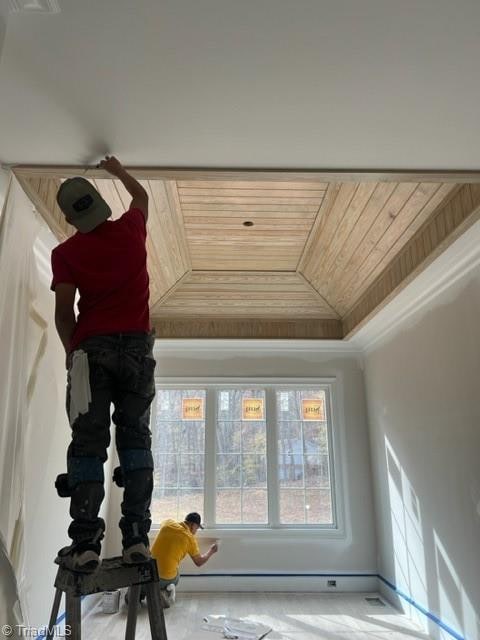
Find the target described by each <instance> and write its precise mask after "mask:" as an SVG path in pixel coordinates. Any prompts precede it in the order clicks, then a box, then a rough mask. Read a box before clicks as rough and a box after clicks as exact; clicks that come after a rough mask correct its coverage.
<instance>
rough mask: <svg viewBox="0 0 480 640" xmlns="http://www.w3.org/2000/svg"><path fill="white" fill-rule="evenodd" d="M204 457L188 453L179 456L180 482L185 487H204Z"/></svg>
mask: <svg viewBox="0 0 480 640" xmlns="http://www.w3.org/2000/svg"><path fill="white" fill-rule="evenodd" d="M203 467H204V457H203V455H197V454H187V455H182V456H179V481H178V484H179V486H180V487H183V488H184V489H187V488H199V489H200V488H202V489H203V477H204V468H203Z"/></svg>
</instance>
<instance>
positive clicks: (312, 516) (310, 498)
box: [305, 489, 333, 524]
mask: <svg viewBox="0 0 480 640" xmlns="http://www.w3.org/2000/svg"><path fill="white" fill-rule="evenodd" d="M305 512H306V522H307V524H333V512H332V500H331V494H330V491H329V490H322V489H319V490H317V489H307V490H306V492H305Z"/></svg>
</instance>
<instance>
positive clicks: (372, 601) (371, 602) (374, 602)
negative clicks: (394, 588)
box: [365, 598, 385, 607]
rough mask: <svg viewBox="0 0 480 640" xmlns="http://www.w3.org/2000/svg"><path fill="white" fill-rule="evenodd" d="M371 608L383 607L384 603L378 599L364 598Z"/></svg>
mask: <svg viewBox="0 0 480 640" xmlns="http://www.w3.org/2000/svg"><path fill="white" fill-rule="evenodd" d="M365 600H366V601H367V602H368V604H369V605H370V606H371V607H384V606H385V603H384V602H382V600H380V598H365Z"/></svg>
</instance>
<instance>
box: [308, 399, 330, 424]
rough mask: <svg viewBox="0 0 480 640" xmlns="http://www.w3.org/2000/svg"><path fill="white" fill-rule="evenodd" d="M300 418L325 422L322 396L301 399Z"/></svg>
mask: <svg viewBox="0 0 480 640" xmlns="http://www.w3.org/2000/svg"><path fill="white" fill-rule="evenodd" d="M302 419H303V420H318V421H320V422H325V401H324V399H323V398H313V399H312V400H307V399H305V398H304V399H302Z"/></svg>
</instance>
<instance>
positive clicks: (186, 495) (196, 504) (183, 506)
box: [177, 487, 203, 520]
mask: <svg viewBox="0 0 480 640" xmlns="http://www.w3.org/2000/svg"><path fill="white" fill-rule="evenodd" d="M192 511H196V512H197V513H203V487H202V488H201V489H198V490H195V489H181V490H180V491H179V492H178V514H177V519H178V520H183V519H184V518H185V516H186V515H187V513H191V512H192Z"/></svg>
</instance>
